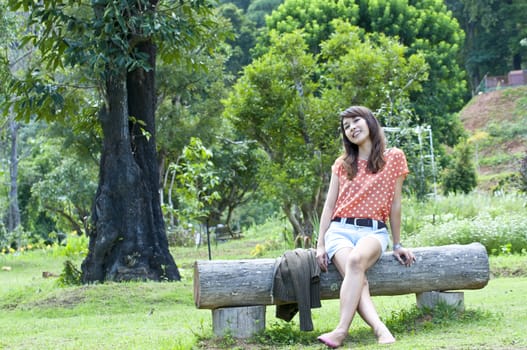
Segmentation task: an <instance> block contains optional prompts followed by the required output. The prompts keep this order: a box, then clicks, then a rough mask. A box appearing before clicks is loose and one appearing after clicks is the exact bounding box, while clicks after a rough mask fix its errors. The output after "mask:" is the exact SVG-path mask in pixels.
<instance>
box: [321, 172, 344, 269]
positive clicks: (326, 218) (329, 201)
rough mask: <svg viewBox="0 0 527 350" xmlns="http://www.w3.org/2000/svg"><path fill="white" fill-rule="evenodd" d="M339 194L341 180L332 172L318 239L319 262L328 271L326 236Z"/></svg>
mask: <svg viewBox="0 0 527 350" xmlns="http://www.w3.org/2000/svg"><path fill="white" fill-rule="evenodd" d="M338 194H339V180H338V177H337V175H335V174H334V173H333V172H332V173H331V180H330V182H329V189H328V193H327V196H326V202H325V203H324V209H323V210H322V215H321V216H320V227H319V230H318V240H317V253H316V257H317V262H318V265H319V266H320V268H321V269H322V271H327V268H328V256H327V254H326V246H325V243H324V236H325V234H326V231H327V230H328V228H329V225H330V223H331V216H332V215H333V211H334V209H335V204H336V203H337V197H338Z"/></svg>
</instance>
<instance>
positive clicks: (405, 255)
mask: <svg viewBox="0 0 527 350" xmlns="http://www.w3.org/2000/svg"><path fill="white" fill-rule="evenodd" d="M393 255H394V256H395V258H396V259H397V260H398V261H399V262H400V263H401V264H403V265H406V266H411V265H412V264H413V263H414V262H415V256H414V254H413V253H412V251H411V250H410V249H406V248H404V247H398V248H397V249H394V250H393Z"/></svg>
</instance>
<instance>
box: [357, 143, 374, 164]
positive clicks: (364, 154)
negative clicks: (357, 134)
mask: <svg viewBox="0 0 527 350" xmlns="http://www.w3.org/2000/svg"><path fill="white" fill-rule="evenodd" d="M371 149H372V146H371V142H365V143H363V144H362V145H360V146H359V159H366V160H367V159H368V158H370V154H371Z"/></svg>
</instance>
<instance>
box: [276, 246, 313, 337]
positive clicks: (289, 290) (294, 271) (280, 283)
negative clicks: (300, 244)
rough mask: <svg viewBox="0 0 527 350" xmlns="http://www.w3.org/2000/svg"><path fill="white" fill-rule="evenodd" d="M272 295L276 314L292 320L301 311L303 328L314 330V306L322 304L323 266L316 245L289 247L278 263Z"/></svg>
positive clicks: (301, 327) (286, 319)
mask: <svg viewBox="0 0 527 350" xmlns="http://www.w3.org/2000/svg"><path fill="white" fill-rule="evenodd" d="M271 297H272V298H273V303H274V304H277V306H276V317H278V318H280V319H283V320H285V321H287V322H289V321H291V320H292V319H293V317H294V316H295V315H296V313H297V312H298V311H300V316H299V317H300V329H301V330H302V331H312V330H313V321H312V319H311V308H318V307H320V306H321V305H320V267H319V266H318V263H317V260H316V257H315V250H314V249H295V250H291V251H287V252H285V253H284V255H282V257H281V258H279V259H277V262H276V264H275V273H274V281H273V288H272V294H271Z"/></svg>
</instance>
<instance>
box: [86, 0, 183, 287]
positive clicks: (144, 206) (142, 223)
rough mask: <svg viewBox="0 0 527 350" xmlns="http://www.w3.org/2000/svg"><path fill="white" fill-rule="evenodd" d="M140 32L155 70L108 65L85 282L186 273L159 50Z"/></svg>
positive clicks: (164, 277) (152, 8)
mask: <svg viewBox="0 0 527 350" xmlns="http://www.w3.org/2000/svg"><path fill="white" fill-rule="evenodd" d="M156 4H157V1H156V0H151V1H150V5H149V7H147V8H143V9H140V8H137V11H144V10H147V11H155V7H156ZM137 6H142V5H140V3H139V2H138V5H137ZM95 12H96V16H103V13H104V7H103V6H99V7H97V5H96V6H95ZM133 33H134V36H133V37H129V38H128V39H129V40H131V41H134V42H136V45H137V46H136V47H135V48H136V49H137V51H140V52H142V53H144V54H146V55H147V57H148V58H149V64H150V67H151V69H149V70H145V69H143V68H137V69H135V70H134V71H131V72H128V71H126V68H123V71H122V72H121V73H120V74H119V73H117V72H116V68H115V67H109V70H108V72H107V78H106V82H105V83H106V85H105V88H106V89H105V92H104V93H105V97H106V99H105V101H106V104H105V106H104V108H103V109H102V110H101V112H100V115H99V118H100V123H101V126H102V130H103V140H104V142H103V151H102V154H101V164H100V173H99V187H98V189H97V194H96V197H95V202H94V206H93V214H92V220H93V226H92V228H91V230H90V232H89V236H90V244H89V251H88V256H87V257H86V259H85V260H84V261H83V263H82V279H83V282H85V283H88V282H98V281H100V282H102V281H106V280H111V281H128V280H156V281H159V280H169V281H172V280H180V279H181V276H180V274H179V271H178V268H177V266H176V264H175V262H174V259H173V258H172V256H171V255H170V252H169V249H168V240H167V237H166V232H165V225H164V221H163V216H162V212H161V203H160V196H159V192H158V190H159V185H160V183H159V180H160V178H159V169H158V163H157V153H156V144H155V123H154V119H155V104H156V101H155V79H154V76H155V71H154V68H155V64H156V52H155V47H154V45H153V43H152V41H151V39H149V38H147V37H141V34H140V33H141V29H140V28H137V30H136V31H134V32H133ZM107 44H108V43H107ZM109 44H110V45H111V43H109ZM103 46H104V45H103ZM116 51H119V50H116Z"/></svg>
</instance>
